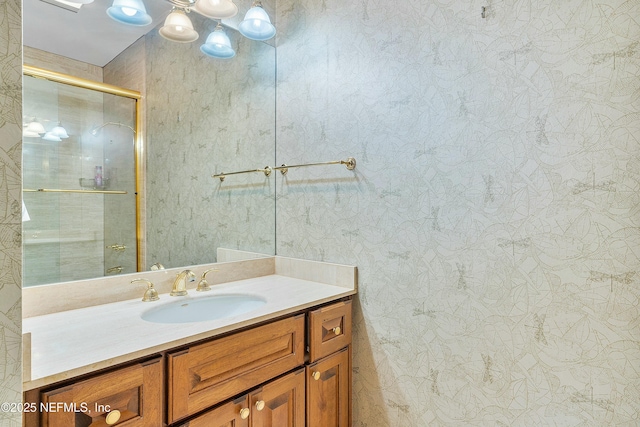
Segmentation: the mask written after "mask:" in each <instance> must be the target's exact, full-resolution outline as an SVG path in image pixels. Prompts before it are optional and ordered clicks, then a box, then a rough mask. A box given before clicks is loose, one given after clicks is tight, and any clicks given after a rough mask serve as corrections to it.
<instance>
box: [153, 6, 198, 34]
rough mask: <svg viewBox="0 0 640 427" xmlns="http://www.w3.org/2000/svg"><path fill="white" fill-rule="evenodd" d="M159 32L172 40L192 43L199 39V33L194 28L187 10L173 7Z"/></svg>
mask: <svg viewBox="0 0 640 427" xmlns="http://www.w3.org/2000/svg"><path fill="white" fill-rule="evenodd" d="M159 33H160V35H161V36H162V37H164V38H165V39H167V40H171V41H172V42H178V43H190V42H192V41H195V40H197V39H198V33H197V32H196V30H194V29H193V23H191V20H190V19H189V17H188V16H187V14H186V12H185V10H182V9H177V8H173V10H172V11H171V13H170V14H169V16H167V19H165V21H164V25H163V26H162V28H160V30H159Z"/></svg>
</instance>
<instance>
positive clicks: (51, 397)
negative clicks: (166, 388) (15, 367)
mask: <svg viewBox="0 0 640 427" xmlns="http://www.w3.org/2000/svg"><path fill="white" fill-rule="evenodd" d="M162 371H163V369H162V359H160V358H158V359H154V360H152V361H150V362H146V363H141V364H138V365H134V366H129V367H126V368H122V369H118V370H117V371H113V372H109V373H105V374H101V375H98V376H95V377H93V378H89V379H87V380H84V381H80V382H77V383H75V384H73V385H70V386H68V387H63V388H58V389H54V390H50V391H44V392H42V393H41V394H40V400H41V402H42V403H43V404H45V405H47V407H48V408H49V410H48V411H44V412H42V418H41V426H42V427H89V426H107V425H115V426H118V425H126V426H127V427H158V426H160V425H162V394H163V391H162Z"/></svg>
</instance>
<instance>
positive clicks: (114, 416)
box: [104, 409, 122, 426]
mask: <svg viewBox="0 0 640 427" xmlns="http://www.w3.org/2000/svg"><path fill="white" fill-rule="evenodd" d="M121 415H122V414H121V413H120V411H118V410H117V409H114V410H113V411H111V412H109V413H108V414H107V416H106V417H105V419H104V421H105V422H106V423H107V425H108V426H112V425H114V424H115V423H117V422H118V421H120V416H121Z"/></svg>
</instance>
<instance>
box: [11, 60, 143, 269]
mask: <svg viewBox="0 0 640 427" xmlns="http://www.w3.org/2000/svg"><path fill="white" fill-rule="evenodd" d="M22 74H23V75H25V76H30V77H35V78H41V79H45V80H49V81H52V82H56V83H62V84H66V85H69V86H76V87H79V88H83V89H89V90H94V91H97V92H102V93H107V94H110V95H116V96H121V97H124V98H130V99H133V100H134V101H135V103H136V107H135V130H134V131H133V133H134V135H135V136H134V144H133V149H134V168H135V188H136V189H135V201H136V270H137V271H143V270H144V267H143V266H144V259H143V258H144V250H143V248H144V241H143V239H144V230H143V224H142V215H141V211H142V200H141V196H142V192H143V189H144V174H143V173H142V168H143V164H144V163H143V162H144V138H143V136H142V132H141V129H142V111H143V110H142V94H141V93H140V92H138V91H135V90H131V89H126V88H122V87H119V86H115V85H110V84H108V83H101V82H96V81H93V80H88V79H83V78H81V77H75V76H71V75H69V74H63V73H58V72H56V71H50V70H46V69H44V68H39V67H34V66H31V65H23V66H22Z"/></svg>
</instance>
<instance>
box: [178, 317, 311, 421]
mask: <svg viewBox="0 0 640 427" xmlns="http://www.w3.org/2000/svg"><path fill="white" fill-rule="evenodd" d="M303 363H304V315H299V316H295V317H290V318H287V319H283V320H279V321H277V322H273V323H270V324H267V325H263V326H259V327H257V328H253V329H250V330H247V331H243V332H238V333H235V334H232V335H229V336H226V337H223V338H219V339H216V340H214V341H211V342H208V343H204V344H200V345H196V346H193V347H190V348H189V349H187V350H184V351H180V352H176V353H172V354H169V355H167V367H168V375H169V376H168V392H169V393H168V422H169V424H171V423H173V422H175V421H178V420H180V419H183V418H185V417H187V416H189V415H192V414H195V413H196V412H198V411H201V410H203V409H206V408H208V407H210V406H212V405H215V404H217V403H220V402H222V401H223V400H226V399H229V398H231V397H233V396H236V395H238V394H240V393H242V392H244V391H245V390H248V389H250V388H251V387H255V386H257V385H259V384H261V383H263V382H265V381H268V380H270V379H272V378H274V377H276V376H278V375H280V374H283V373H285V372H287V371H289V370H291V369H293V368H295V367H297V366H300V365H302V364H303Z"/></svg>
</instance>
